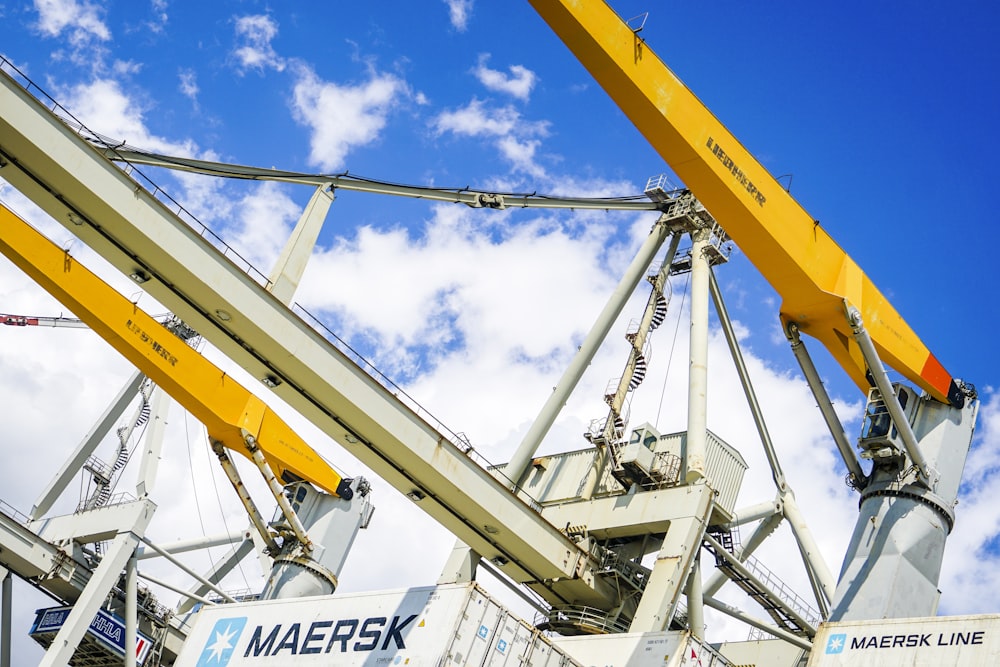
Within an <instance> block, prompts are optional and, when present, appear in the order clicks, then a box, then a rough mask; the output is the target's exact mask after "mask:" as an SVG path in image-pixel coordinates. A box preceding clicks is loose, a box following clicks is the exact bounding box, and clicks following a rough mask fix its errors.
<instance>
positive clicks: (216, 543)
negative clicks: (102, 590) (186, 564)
mask: <svg viewBox="0 0 1000 667" xmlns="http://www.w3.org/2000/svg"><path fill="white" fill-rule="evenodd" d="M249 536H250V534H249V532H248V531H246V530H241V531H233V532H231V533H222V534H220V535H212V536H209V537H198V538H195V539H193V540H180V541H177V542H172V543H170V544H167V545H162V544H161V545H160V548H161V549H163V550H164V551H166V552H167V553H170V554H182V553H186V552H188V551H197V550H198V549H208V548H211V547H221V546H224V545H226V544H234V543H235V542H240V541H242V540H245V539H246V538H247V537H249ZM159 555H160V554H158V553H157V552H155V551H148V550H146V549H139V551H138V553H137V554H136V557H137V558H138V559H139V560H146V559H148V558H158V557H159Z"/></svg>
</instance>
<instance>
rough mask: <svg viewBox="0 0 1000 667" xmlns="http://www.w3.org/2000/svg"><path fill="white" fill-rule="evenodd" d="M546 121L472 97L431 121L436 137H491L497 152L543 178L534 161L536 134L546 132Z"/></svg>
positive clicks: (530, 174)
mask: <svg viewBox="0 0 1000 667" xmlns="http://www.w3.org/2000/svg"><path fill="white" fill-rule="evenodd" d="M548 127H549V124H548V122H545V121H528V120H524V118H522V116H521V113H520V112H519V111H518V110H517V109H515V108H514V107H512V106H509V105H507V106H502V107H490V106H488V105H487V104H486V103H485V102H483V101H482V100H479V99H475V98H473V99H472V100H471V101H470V102H469V103H468V104H467V105H466V106H464V107H461V108H458V109H454V110H450V111H444V112H442V113H440V114H438V115H437V116H436V117H435V118H434V119H433V120H432V122H431V128H432V130H433V131H434V133H435V134H436V135H438V136H441V135H444V134H448V133H450V134H454V135H456V136H461V137H492V138H494V139H495V145H496V148H497V151H498V153H499V155H500V156H501V157H503V158H505V159H506V160H507V161H508V162H510V163H511V165H512V166H513V167H514V168H515V169H516V170H519V171H521V172H523V173H524V174H526V175H528V176H531V177H533V178H545V177H546V173H545V170H544V169H543V168H542V167H541V166H540V165H539V164H538V163H537V162H536V161H535V155H536V151H537V149H538V147H539V146H540V145H541V144H540V142H539V141H538V140H537V139H536V137H545V136H547V135H548Z"/></svg>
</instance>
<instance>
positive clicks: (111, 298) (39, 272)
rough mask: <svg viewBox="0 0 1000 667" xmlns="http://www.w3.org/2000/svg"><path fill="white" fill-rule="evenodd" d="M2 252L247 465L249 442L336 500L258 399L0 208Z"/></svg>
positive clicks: (315, 462) (325, 477) (315, 464)
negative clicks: (247, 445)
mask: <svg viewBox="0 0 1000 667" xmlns="http://www.w3.org/2000/svg"><path fill="white" fill-rule="evenodd" d="M0 230H2V233H0V252H2V253H3V254H4V255H5V256H7V258H8V259H10V260H11V261H12V262H14V264H16V265H17V266H18V267H19V268H20V269H21V270H22V271H24V272H25V273H27V274H28V275H29V276H30V277H31V278H32V279H33V280H35V281H36V282H37V283H38V284H39V285H41V286H42V288H44V289H45V290H46V291H47V292H48V293H49V294H51V295H52V296H54V297H55V298H56V299H58V300H59V301H60V302H61V303H62V304H63V305H64V306H66V307H67V308H68V309H69V310H71V311H72V312H73V313H74V314H75V315H76V316H77V317H79V318H80V319H81V320H83V321H84V322H86V323H87V325H88V326H89V327H90V328H91V329H93V330H94V331H95V332H97V334H98V335H100V336H101V338H103V339H104V340H106V341H107V342H108V343H110V344H111V346H112V347H114V348H115V349H116V350H118V352H120V353H121V354H122V355H123V356H125V358H127V359H128V360H129V361H130V362H132V364H134V365H135V366H136V367H137V368H138V369H139V370H141V371H142V372H143V373H145V374H146V376H147V377H149V378H150V379H151V380H152V381H153V382H155V383H156V384H158V385H159V386H160V387H162V388H163V390H164V391H166V392H167V394H169V395H170V396H171V397H172V398H173V399H174V400H176V401H177V402H178V403H180V404H181V405H182V406H184V408H185V409H186V410H188V412H190V413H191V414H192V415H194V416H195V418H197V419H198V420H199V421H201V422H202V423H203V424H205V426H206V427H207V428H208V435H209V437H210V438H211V439H212V440H217V441H219V442H221V443H222V444H223V446H225V447H226V448H228V449H231V450H233V451H234V452H238V453H240V454H242V455H243V456H245V457H247V458H250V453H249V451H248V450H247V448H246V446H245V444H244V443H245V434H246V435H252V436H253V437H254V438H256V440H257V445H258V447H260V449H261V451H262V452H264V456H265V458H266V459H267V461H268V463H269V464H270V465H271V467H272V468H273V469H274V472H275V474H276V475H278V476H279V477H281V476H282V474H283V473H285V472H286V471H287V472H290V473H292V474H293V475H295V476H296V477H298V478H301V479H305V480H308V481H310V482H312V483H313V484H315V485H316V486H318V487H320V488H322V489H323V490H324V491H327V492H328V493H332V494H334V495H337V488H338V486H339V485H340V482H341V479H342V478H341V476H340V475H339V474H337V472H336V471H335V470H333V469H332V468H331V467H330V465H329V464H328V463H327V462H326V461H324V460H323V459H322V458H320V456H319V454H318V453H317V452H316V451H315V450H313V448H312V447H310V446H309V445H308V444H306V443H305V442H304V441H303V440H302V439H301V438H300V437H299V436H298V435H297V434H296V433H295V432H294V431H293V430H292V429H291V427H290V426H288V425H287V424H286V423H285V422H284V421H282V420H281V418H280V417H278V416H277V415H276V414H274V412H272V411H271V409H270V408H268V407H267V405H265V404H264V402H263V401H261V400H260V399H259V398H257V397H256V396H254V395H253V394H251V393H250V392H249V391H248V390H247V389H246V388H245V387H243V386H242V385H240V384H239V383H238V382H236V380H234V379H233V378H231V377H229V376H228V375H227V374H226V373H224V372H223V371H222V370H220V369H219V368H218V367H217V366H216V365H215V364H213V363H212V362H210V361H209V360H208V359H206V358H205V357H203V356H202V355H201V354H199V353H198V352H197V351H196V350H194V349H192V348H191V347H190V346H188V345H187V344H186V343H185V342H184V341H182V340H181V339H180V338H178V337H177V336H175V335H174V334H173V333H171V332H170V331H169V330H167V328H166V327H164V326H163V325H162V324H160V323H159V322H157V321H156V320H154V319H153V318H152V317H150V316H149V315H147V314H146V313H145V312H144V311H143V310H142V309H141V308H139V307H138V306H137V305H135V304H134V303H132V302H130V301H129V300H128V299H126V298H125V297H124V296H122V295H121V294H120V293H118V292H117V291H116V290H115V289H114V288H112V287H111V286H110V285H108V284H107V283H105V282H104V281H103V280H101V279H100V278H99V277H98V276H96V275H95V274H94V273H92V272H91V271H90V270H89V269H87V268H86V267H85V266H83V265H82V264H80V263H79V262H78V261H77V260H76V259H74V258H73V257H72V256H71V255H69V253H67V252H66V251H64V250H62V249H60V248H59V247H58V246H56V245H55V244H53V243H52V242H51V241H49V240H48V239H47V238H45V237H44V236H43V235H42V234H41V233H39V232H38V231H37V230H35V229H34V228H33V227H32V226H31V225H29V224H28V223H26V222H25V221H23V220H21V219H20V218H19V217H18V216H17V215H15V214H14V213H13V212H11V211H10V210H9V209H8V208H7V207H5V206H3V205H2V204H0Z"/></svg>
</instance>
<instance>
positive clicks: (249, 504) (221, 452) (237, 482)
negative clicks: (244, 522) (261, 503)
mask: <svg viewBox="0 0 1000 667" xmlns="http://www.w3.org/2000/svg"><path fill="white" fill-rule="evenodd" d="M212 451H214V452H215V455H216V456H218V457H219V463H220V464H221V465H222V469H223V470H224V471H225V473H226V476H227V477H228V478H229V482H230V483H231V484H232V485H233V488H234V489H235V490H236V495H237V496H239V498H240V502H242V503H243V508H244V509H246V511H247V515H248V516H249V517H250V523H252V524H253V526H254V528H256V529H257V532H258V533H259V534H260V538H261V539H262V540H264V544H266V545H267V550H268V552H270V553H271V554H272V555H273V554H277V553H278V551H280V547H279V546H278V543H277V542H275V541H274V537H272V536H271V531H270V530H268V528H267V524H266V523H264V517H262V516H261V514H260V511H259V510H258V509H257V505H255V504H254V502H253V498H251V497H250V492H249V491H247V487H246V486H245V485H244V484H243V480H242V479H241V478H240V473H239V471H238V470H237V469H236V466H235V465H233V461H232V459H230V458H229V454H228V453H226V450H225V448H224V447H223V446H222V443H220V442H218V441H215V442H213V443H212Z"/></svg>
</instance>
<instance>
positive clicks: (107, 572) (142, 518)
mask: <svg viewBox="0 0 1000 667" xmlns="http://www.w3.org/2000/svg"><path fill="white" fill-rule="evenodd" d="M128 509H129V510H130V511H131V514H132V521H131V522H130V523H129V522H126V521H120V522H119V524H118V525H119V529H118V531H117V534H116V535H115V537H114V539H113V540H112V541H111V544H110V545H109V546H108V547H107V549H106V551H105V552H104V557H103V558H102V559H101V564H100V565H98V566H97V569H96V570H94V573H93V575H92V576H91V578H90V580H89V581H88V582H87V585H86V586H85V587H84V588H83V590H82V591H81V592H80V595H79V597H78V598H77V600H76V602H75V604H74V605H73V611H71V612H70V614H69V616H68V617H67V618H66V621H65V623H64V624H63V626H62V628H60V629H59V632H58V633H56V636H55V639H53V640H52V645H51V646H50V647H49V650H47V651H46V652H45V656H44V657H43V658H42V661H41V662H40V663H39V667H60V666H62V665H65V664H67V663H68V662H69V661H70V659H71V658H72V657H73V653H74V652H75V651H76V648H77V646H78V645H79V644H80V640H81V639H83V635H84V633H86V632H87V628H88V627H90V623H91V621H93V620H94V616H96V615H97V610H98V609H99V608H100V607H101V604H102V603H103V602H104V600H105V599H107V596H108V593H109V592H110V591H111V589H112V588H113V587H114V586H115V585H116V584H117V583H118V579H119V577H121V573H122V570H124V569H125V564H126V563H127V562H128V560H129V558H131V557H132V554H133V553H134V552H135V548H136V547H137V546H138V545H139V539H140V536H141V535H142V534H143V533H144V532H145V530H146V527H147V526H148V525H149V521H150V519H152V517H153V512H154V511H155V510H156V505H154V504H153V503H152V502H151V501H149V500H148V499H147V500H137V501H135V502H134V503H131V504H130V505H129V506H128ZM85 514H86V513H85Z"/></svg>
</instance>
